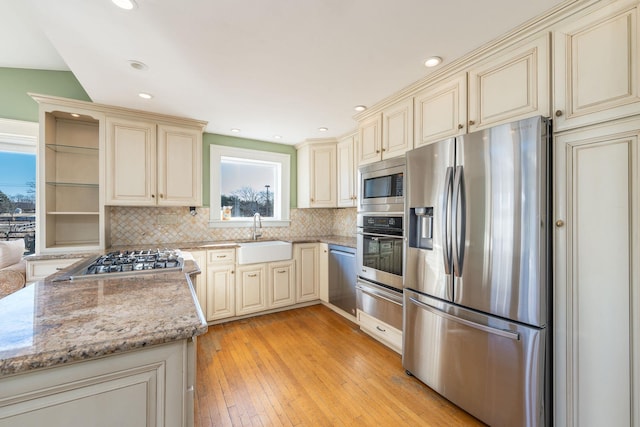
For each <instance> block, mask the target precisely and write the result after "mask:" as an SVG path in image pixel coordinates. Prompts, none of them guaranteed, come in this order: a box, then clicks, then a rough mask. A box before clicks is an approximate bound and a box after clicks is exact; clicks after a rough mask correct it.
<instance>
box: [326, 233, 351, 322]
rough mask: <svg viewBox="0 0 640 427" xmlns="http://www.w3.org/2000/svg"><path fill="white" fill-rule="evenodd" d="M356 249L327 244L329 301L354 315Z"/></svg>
mask: <svg viewBox="0 0 640 427" xmlns="http://www.w3.org/2000/svg"><path fill="white" fill-rule="evenodd" d="M356 280H357V273H356V250H355V248H349V247H346V246H339V245H329V302H330V303H331V304H333V305H335V306H336V307H339V308H341V309H342V310H344V311H346V312H347V313H349V314H351V315H353V316H355V315H356Z"/></svg>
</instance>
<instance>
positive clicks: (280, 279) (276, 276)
mask: <svg viewBox="0 0 640 427" xmlns="http://www.w3.org/2000/svg"><path fill="white" fill-rule="evenodd" d="M294 264H295V263H294V262H293V261H285V262H277V263H270V264H269V280H268V286H269V291H268V298H269V304H268V306H269V308H276V307H286V306H288V305H293V304H295V302H296V288H295V280H296V277H295V268H294Z"/></svg>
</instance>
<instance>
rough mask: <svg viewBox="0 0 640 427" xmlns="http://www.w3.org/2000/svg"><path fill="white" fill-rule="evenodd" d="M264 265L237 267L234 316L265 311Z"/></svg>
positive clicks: (265, 275)
mask: <svg viewBox="0 0 640 427" xmlns="http://www.w3.org/2000/svg"><path fill="white" fill-rule="evenodd" d="M266 279H267V267H266V264H251V265H243V266H240V267H238V283H237V284H236V315H237V316H241V315H243V314H249V313H256V312H258V311H264V310H266V309H267V292H266V291H267V286H266V283H267V281H266Z"/></svg>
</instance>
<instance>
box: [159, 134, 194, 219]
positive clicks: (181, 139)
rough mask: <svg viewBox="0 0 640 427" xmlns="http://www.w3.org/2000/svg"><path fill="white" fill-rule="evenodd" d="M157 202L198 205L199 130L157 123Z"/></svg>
mask: <svg viewBox="0 0 640 427" xmlns="http://www.w3.org/2000/svg"><path fill="white" fill-rule="evenodd" d="M158 205H167V206H201V205H202V132H200V130H198V129H191V128H185V127H178V126H167V125H158Z"/></svg>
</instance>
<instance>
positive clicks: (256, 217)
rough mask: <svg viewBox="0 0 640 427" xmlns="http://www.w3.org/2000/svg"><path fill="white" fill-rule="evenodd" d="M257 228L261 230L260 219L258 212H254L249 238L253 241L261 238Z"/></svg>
mask: <svg viewBox="0 0 640 427" xmlns="http://www.w3.org/2000/svg"><path fill="white" fill-rule="evenodd" d="M258 226H259V227H260V230H262V219H261V218H260V212H256V213H254V214H253V230H252V235H251V238H252V239H253V240H258V237H260V236H262V231H258Z"/></svg>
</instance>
